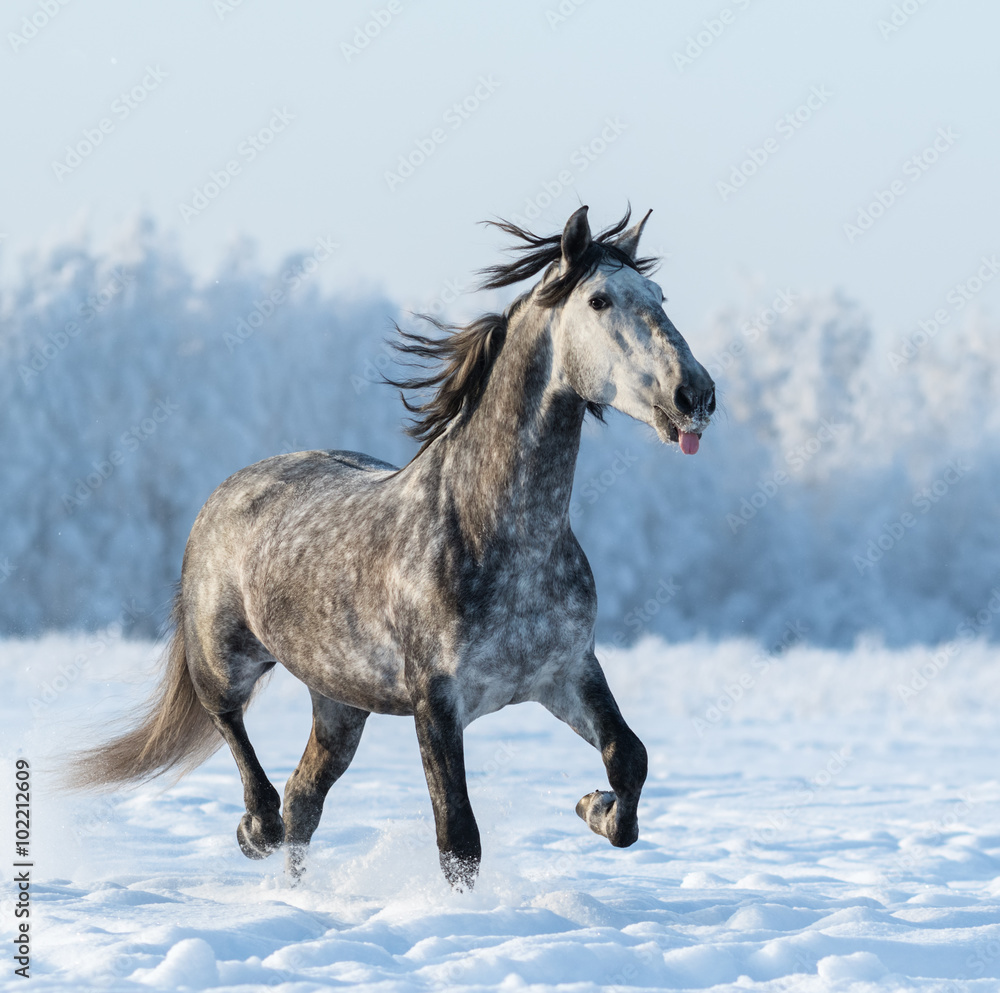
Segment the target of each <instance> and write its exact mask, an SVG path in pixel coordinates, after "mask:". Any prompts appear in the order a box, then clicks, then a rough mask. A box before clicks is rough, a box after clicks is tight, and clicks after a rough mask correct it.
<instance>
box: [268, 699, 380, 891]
mask: <svg viewBox="0 0 1000 993" xmlns="http://www.w3.org/2000/svg"><path fill="white" fill-rule="evenodd" d="M310 694H311V696H312V703H313V724H312V733H311V734H310V735H309V742H308V744H307V745H306V750H305V752H303V754H302V759H301V761H300V762H299V764H298V767H297V768H296V770H295V772H293V773H292V775H291V776H290V777H289V779H288V782H287V783H286V784H285V814H284V820H285V844H286V846H287V855H286V868H287V870H288V873H289V874H290V875H291V876H292V878H293V879H298V877H299V876H301V875H302V873H303V871H304V861H305V854H306V849H307V847H308V845H309V839H310V838H312V835H313V832H314V831H315V830H316V827H317V825H318V824H319V819H320V816H321V815H322V813H323V801H324V800H325V799H326V795H327V793H328V792H329V791H330V787H331V786H333V784H334V783H335V782H336V781H337V780H338V779H340V777H341V776H342V775H343V774H344V772H345V771H346V770H347V767H348V766H349V765H350V764H351V759H353V758H354V753H355V752H356V751H357V748H358V742H360V741H361V732H362V731H364V729H365V721H366V720H367V719H368V711H366V710H358V709H357V708H356V707H349V706H348V705H347V704H344V703H336V702H335V701H333V700H330V699H328V698H327V697H325V696H321V695H320V694H319V693H315V692H312V691H310Z"/></svg>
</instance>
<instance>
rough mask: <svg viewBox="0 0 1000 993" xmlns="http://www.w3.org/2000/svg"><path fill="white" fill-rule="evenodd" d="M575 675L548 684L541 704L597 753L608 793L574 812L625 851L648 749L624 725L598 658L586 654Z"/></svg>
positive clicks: (634, 831) (635, 824)
mask: <svg viewBox="0 0 1000 993" xmlns="http://www.w3.org/2000/svg"><path fill="white" fill-rule="evenodd" d="M573 675H574V676H575V678H573V677H570V678H565V679H561V680H560V681H559V682H558V684H550V685H549V686H548V687H547V688H546V691H545V692H544V693H543V694H542V695H541V696H540V697H539V702H540V703H541V704H542V705H543V706H545V707H546V708H547V709H548V710H549V711H551V712H552V713H553V714H555V716H556V717H558V718H559V719H560V720H561V721H565V722H566V723H567V724H568V725H569V726H570V727H571V728H572V729H573V730H574V731H576V733H577V734H579V735H580V736H581V737H582V738H584V739H585V740H586V741H589V742H590V743H591V744H592V745H593V746H594V747H595V748H597V749H598V750H599V751H600V753H601V758H602V759H603V760H604V767H605V769H606V770H607V773H608V782H609V783H610V784H611V790H612V792H608V791H607V790H595V791H594V792H593V793H588V794H587V795H586V796H585V797H583V798H582V799H581V800H580V802H579V803H578V804H577V805H576V812H577V813H578V814H579V815H580V817H582V818H583V820H584V821H585V822H586V823H587V825H588V827H590V829H591V830H592V831H594V832H596V833H597V834H600V835H603V836H604V837H605V838H607V839H608V841H610V842H611V844H612V845H614V846H615V847H616V848H627V847H628V846H629V845H632V844H635V842H636V841H637V840H638V838H639V819H638V807H639V794H640V793H641V792H642V785H643V783H644V782H645V781H646V768H647V758H646V749H645V747H644V746H643V744H642V742H641V741H640V740H639V739H638V737H636V735H635V732H634V731H633V730H632V729H631V728H630V727H629V726H628V725H627V724H626V723H625V719H624V718H623V717H622V714H621V711H620V710H619V709H618V704H617V703H616V702H615V698H614V696H612V694H611V690H610V688H609V687H608V683H607V680H606V679H605V678H604V672H603V671H602V669H601V666H600V663H599V662H598V661H597V658H596V657H595V656H594V655H593V654H588V655H587V656H586V657H585V658H584V659H583V660H581V666H580V668H579V670H577V672H576V673H575V674H573Z"/></svg>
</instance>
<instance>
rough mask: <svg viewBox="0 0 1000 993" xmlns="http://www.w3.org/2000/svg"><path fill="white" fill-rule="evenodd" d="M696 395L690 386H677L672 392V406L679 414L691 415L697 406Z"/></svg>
mask: <svg viewBox="0 0 1000 993" xmlns="http://www.w3.org/2000/svg"><path fill="white" fill-rule="evenodd" d="M696 398H697V395H696V393H695V391H694V390H692V389H691V387H690V386H678V387H677V389H676V391H675V392H674V406H675V407H676V408H677V410H678V412H679V413H681V414H692V413H694V408H695V406H696V404H697V399H696Z"/></svg>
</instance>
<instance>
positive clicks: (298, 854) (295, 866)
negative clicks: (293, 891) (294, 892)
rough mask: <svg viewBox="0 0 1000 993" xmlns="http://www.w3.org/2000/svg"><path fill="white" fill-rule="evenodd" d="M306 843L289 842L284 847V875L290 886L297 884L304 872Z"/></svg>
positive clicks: (307, 848)
mask: <svg viewBox="0 0 1000 993" xmlns="http://www.w3.org/2000/svg"><path fill="white" fill-rule="evenodd" d="M308 850H309V847H308V845H297V844H294V843H292V844H289V845H288V846H287V847H286V848H285V875H286V876H287V877H288V881H289V883H290V884H291V885H292V886H295V885H297V884H298V883H299V882H300V881H301V880H302V877H303V876H304V875H305V872H306V852H307V851H308Z"/></svg>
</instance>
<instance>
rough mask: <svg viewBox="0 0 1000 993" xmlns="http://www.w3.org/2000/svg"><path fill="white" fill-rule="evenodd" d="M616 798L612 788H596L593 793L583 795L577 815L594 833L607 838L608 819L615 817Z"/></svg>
mask: <svg viewBox="0 0 1000 993" xmlns="http://www.w3.org/2000/svg"><path fill="white" fill-rule="evenodd" d="M616 799H617V798H616V797H615V795H614V793H612V792H610V790H594V792H593V793H588V794H587V795H586V796H585V797H581V799H580V802H579V803H578V804H577V805H576V812H577V815H578V816H579V817H580V818H581V819H582V820H583V821H584V823H585V824H586V825H587V827H589V828H590V830H591V831H593V832H594V834H599V835H601V836H602V837H605V838H606V837H607V836H608V821H609V819H613V818H614V810H615V800H616Z"/></svg>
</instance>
